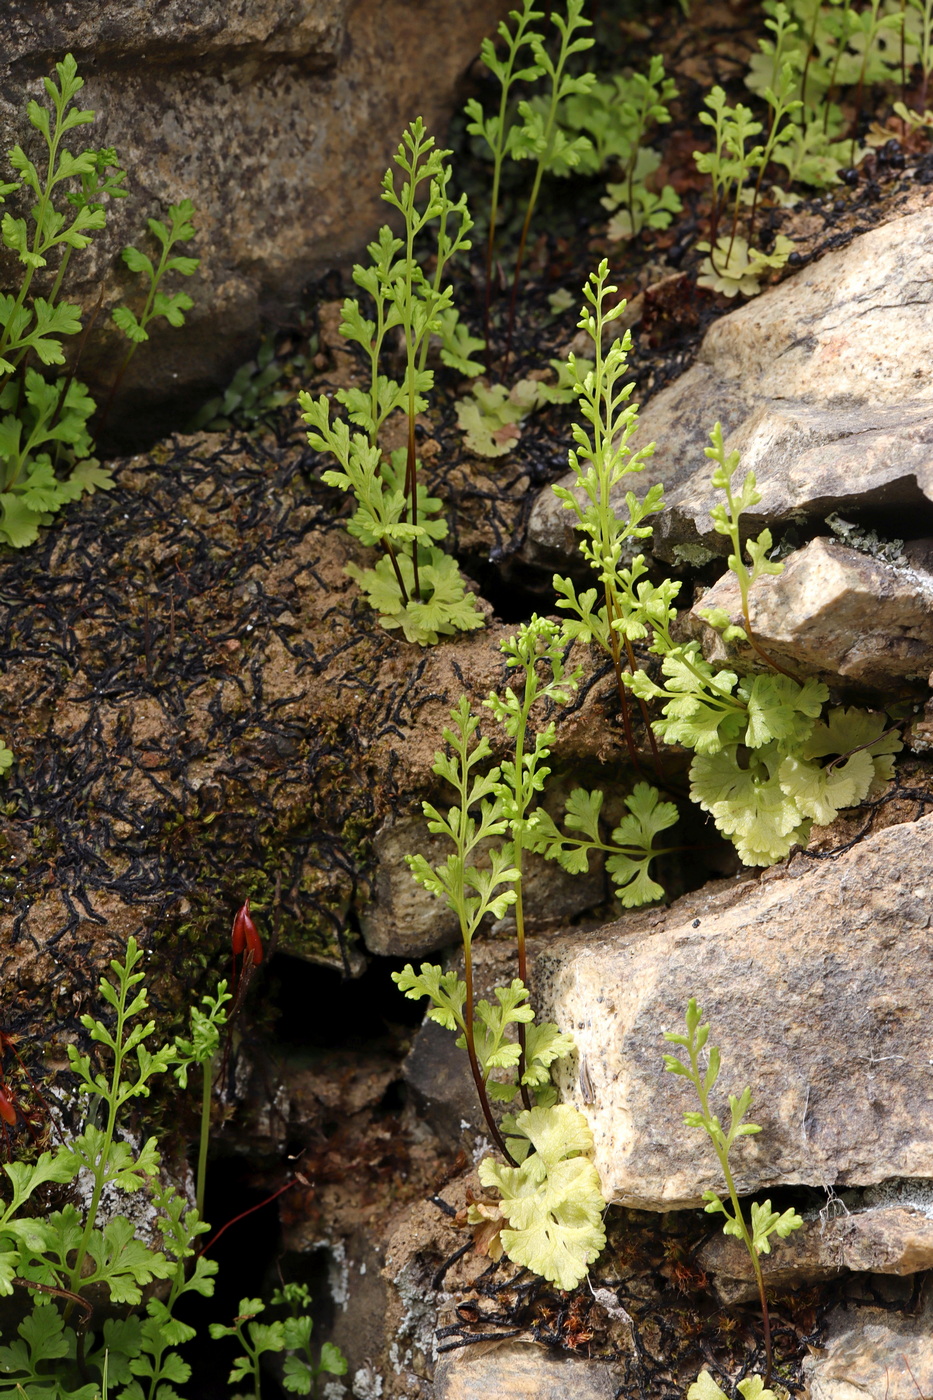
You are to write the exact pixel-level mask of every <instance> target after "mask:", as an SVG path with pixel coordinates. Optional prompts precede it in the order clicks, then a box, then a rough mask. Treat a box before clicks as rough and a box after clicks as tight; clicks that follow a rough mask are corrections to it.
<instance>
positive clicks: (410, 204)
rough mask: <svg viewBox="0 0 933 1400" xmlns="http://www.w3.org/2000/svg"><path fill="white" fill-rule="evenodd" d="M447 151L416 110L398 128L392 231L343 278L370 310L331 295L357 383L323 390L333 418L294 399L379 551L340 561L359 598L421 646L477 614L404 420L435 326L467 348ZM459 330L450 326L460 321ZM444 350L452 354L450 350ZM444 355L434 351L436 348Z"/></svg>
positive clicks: (464, 225)
mask: <svg viewBox="0 0 933 1400" xmlns="http://www.w3.org/2000/svg"><path fill="white" fill-rule="evenodd" d="M449 154H450V152H449V151H440V150H436V149H435V146H434V138H433V137H431V136H428V135H427V133H426V131H425V128H424V123H423V122H422V121H421V119H420V117H419V118H417V119H416V120H415V121H414V122H412V124H411V126H410V127H409V128H408V129H407V130H406V131H405V133H404V135H403V138H402V141H401V143H400V145H399V147H398V150H397V151H396V153H395V156H394V157H393V161H394V164H395V165H396V166H397V167H398V169H399V171H400V172H401V176H402V179H401V181H400V182H399V181H398V179H397V176H396V173H395V171H393V170H392V168H391V167H390V168H389V169H388V170H387V171H386V174H385V177H384V179H383V193H382V197H383V199H385V200H386V201H387V203H389V204H391V205H392V206H393V208H395V209H397V210H398V211H399V213H400V214H401V215H402V217H403V219H404V226H405V232H404V237H401V238H400V237H398V236H396V235H395V234H394V233H393V232H392V230H391V229H390V228H389V227H388V225H385V226H384V227H383V228H382V229H380V231H379V235H378V237H377V238H376V239H375V240H374V241H373V242H372V243H370V244H369V249H368V251H369V255H370V258H371V259H372V261H371V263H370V265H369V267H361V266H356V267H355V268H354V269H353V279H354V281H355V282H356V284H357V286H359V287H360V288H361V289H362V290H363V291H364V292H366V293H367V295H368V297H369V299H370V301H371V303H372V308H373V314H372V315H367V314H365V312H364V310H363V308H362V307H361V306H360V302H359V300H358V299H357V298H355V297H348V298H347V299H346V300H345V301H344V304H343V319H342V321H341V326H340V330H341V334H342V335H343V336H344V337H345V339H347V340H348V341H351V342H355V343H356V344H358V345H359V346H360V347H361V348H362V351H363V353H364V355H365V356H366V358H367V360H368V371H369V372H368V385H367V387H365V388H361V387H351V388H347V389H338V390H337V392H336V394H335V395H334V397H335V399H336V400H337V402H338V403H339V404H341V405H342V406H343V407H344V408H345V409H346V411H347V416H348V418H349V420H350V423H351V424H353V425H354V426H355V427H356V428H358V429H359V430H360V431H359V432H355V433H350V431H349V429H348V427H347V425H346V424H345V423H344V422H342V421H341V420H340V419H339V418H336V417H333V416H332V413H331V405H330V403H329V401H328V399H327V398H326V397H325V396H324V395H321V396H320V397H319V398H318V399H317V400H315V399H313V398H312V397H311V396H310V394H307V393H301V394H299V396H298V401H299V403H300V405H301V407H302V409H303V410H304V421H305V422H306V423H307V424H308V425H309V426H310V428H311V431H310V432H309V434H308V441H309V442H310V444H311V446H312V447H313V448H314V449H315V450H316V451H318V452H329V453H330V454H331V455H332V456H334V457H335V458H336V459H337V463H338V467H339V470H338V471H336V472H334V471H329V472H326V473H325V474H324V480H325V481H326V482H328V483H329V484H330V485H333V486H337V487H339V489H340V490H343V491H350V492H352V493H353V495H354V496H355V497H356V500H357V510H356V511H355V513H354V515H353V517H352V520H351V522H350V525H349V529H350V532H351V534H354V535H356V536H357V538H359V539H361V540H363V541H364V543H369V544H375V545H377V546H378V547H379V548H380V549H382V550H384V552H385V557H384V558H383V559H380V560H379V561H378V562H377V564H376V565H375V567H374V568H371V569H359V568H357V567H356V566H350V568H349V569H348V571H347V572H348V573H349V574H350V576H351V578H355V579H357V580H358V581H359V584H360V587H361V588H362V589H363V591H364V593H365V594H366V595H367V597H368V599H369V602H370V604H371V606H372V607H373V608H374V609H375V610H376V611H377V612H378V613H379V614H380V621H381V623H382V625H383V626H384V627H386V628H390V629H392V628H399V629H400V630H401V631H402V633H403V635H404V636H405V638H406V640H407V641H410V642H417V643H419V644H420V645H422V646H425V645H430V644H432V643H434V642H436V641H437V639H438V637H439V636H442V635H450V634H452V633H454V632H458V631H472V630H474V629H476V628H478V627H482V626H483V616H482V613H481V612H480V611H479V609H478V608H477V606H476V599H475V597H474V595H473V594H472V593H468V592H467V591H466V586H465V583H464V580H463V577H462V575H461V573H460V570H459V568H458V567H457V564H456V561H455V560H454V559H452V558H451V557H450V555H447V554H445V553H444V552H443V550H441V549H440V548H438V547H437V545H436V543H435V542H436V541H437V540H439V539H442V538H443V537H444V535H445V534H446V531H447V527H446V524H445V522H443V521H441V520H437V519H434V518H429V517H433V516H434V515H436V512H437V510H438V509H439V507H440V503H439V502H437V501H435V500H433V499H431V498H429V497H428V496H427V493H426V492H425V489H424V487H423V485H422V483H421V482H420V481H419V479H418V467H419V463H418V459H417V456H416V453H415V420H416V418H417V415H418V414H419V413H421V412H423V411H424V410H425V409H426V408H427V407H428V398H427V395H428V394H429V393H430V391H431V389H432V388H433V385H434V373H433V371H432V370H429V369H428V368H426V364H427V354H428V345H429V342H430V339H431V336H432V335H435V334H439V335H441V336H442V338H444V339H445V341H446V344H447V345H452V346H454V347H455V352H456V351H463V350H466V349H468V348H469V345H470V338H469V337H468V336H467V337H466V338H464V336H463V335H462V334H461V335H459V336H458V334H457V326H456V311H455V309H454V307H453V290H452V288H451V287H450V286H449V285H447V284H445V282H444V276H445V272H446V270H447V269H448V266H449V263H450V260H451V259H452V258H453V257H455V256H456V255H457V254H458V253H461V252H465V251H466V250H467V249H468V248H469V247H470V243H469V239H468V238H467V234H468V233H469V231H470V228H471V227H472V220H471V219H470V215H469V212H468V210H467V207H466V197H465V196H461V197H460V198H459V199H458V200H453V199H452V198H451V197H450V195H449V193H448V186H449V183H450V177H451V176H450V167H449V165H447V164H445V158H446V157H447V156H448V155H449ZM435 224H436V226H437V227H436V230H435V237H434V240H433V256H434V269H433V272H432V275H431V276H430V277H427V276H426V275H425V273H424V271H423V270H422V268H421V266H420V264H419V262H418V261H417V259H416V244H420V243H423V242H424V241H425V236H426V235H429V234H430V230H431V229H432V227H433V226H434V225H435ZM461 329H462V328H461ZM394 330H397V331H400V332H401V333H402V335H403V337H404V346H405V371H404V374H403V376H402V378H401V379H400V380H395V379H392V378H390V377H389V376H388V375H386V374H384V373H383V372H382V368H381V366H382V358H383V354H384V351H385V347H386V337H387V335H388V334H389V333H390V332H391V331H394ZM455 352H451V351H447V352H446V353H447V357H448V359H450V358H451V357H453V358H454V359H456V358H457V357H458V356H457V353H455ZM443 353H445V352H444V351H442V354H443ZM396 410H399V411H401V412H403V413H404V414H405V416H406V419H407V428H408V432H407V445H406V447H405V448H404V449H401V456H402V458H403V460H404V477H403V479H402V480H401V481H400V480H399V475H400V470H399V463H400V457H399V454H398V453H392V454H387V453H386V452H385V450H384V449H383V447H382V445H381V442H380V435H381V433H382V430H383V427H384V425H385V423H386V420H387V419H388V418H389V417H390V415H391V414H392V413H394V412H395V411H396Z"/></svg>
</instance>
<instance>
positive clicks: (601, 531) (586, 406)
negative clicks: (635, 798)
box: [553, 259, 664, 771]
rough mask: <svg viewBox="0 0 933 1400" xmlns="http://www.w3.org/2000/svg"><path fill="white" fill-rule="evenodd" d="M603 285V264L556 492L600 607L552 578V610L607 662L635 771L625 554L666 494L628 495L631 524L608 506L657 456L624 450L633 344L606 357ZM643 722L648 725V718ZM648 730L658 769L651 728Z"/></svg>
mask: <svg viewBox="0 0 933 1400" xmlns="http://www.w3.org/2000/svg"><path fill="white" fill-rule="evenodd" d="M608 277H609V264H608V263H607V262H606V260H605V259H603V261H602V262H601V263H600V265H599V268H598V270H597V271H596V272H595V273H593V274H592V275H591V276H590V279H589V281H588V282H587V284H586V286H585V287H584V289H583V292H584V297H585V299H586V302H587V305H586V306H585V307H584V309H583V313H582V315H581V317H580V322H579V325H580V328H581V329H582V330H584V331H586V333H587V335H588V336H589V337H590V339H591V340H592V341H593V355H594V361H593V367H592V369H590V370H588V372H587V373H586V374H584V375H582V376H581V375H578V374H577V369H576V360H575V357H574V356H572V355H571V357H570V360H569V361H568V371H569V378H570V382H571V384H572V385H573V387H574V389H575V390H576V393H577V397H578V401H579V405H580V414H581V417H582V418H583V419H584V420H585V423H586V424H587V425H588V426H584V425H583V424H581V423H576V424H574V428H573V438H574V442H575V443H576V448H575V449H574V450H572V451H571V452H570V459H569V460H570V467H571V470H572V471H573V473H574V475H575V477H576V485H575V486H574V487H573V488H572V489H571V490H567V489H566V488H565V487H560V486H555V487H554V488H553V490H554V492H555V494H556V495H557V497H558V498H559V499H560V500H561V501H563V503H564V505H565V506H566V507H567V509H568V510H572V511H573V512H574V514H575V515H576V517H577V529H578V530H579V531H580V534H581V536H582V538H581V540H580V545H579V548H580V552H581V554H582V555H583V557H584V559H586V561H587V563H588V564H589V565H590V567H591V568H592V569H594V571H595V572H596V576H597V578H598V580H599V584H600V589H601V594H602V597H601V602H600V605H599V606H598V607H597V606H596V597H595V596H594V595H591V594H590V593H589V592H587V593H584V594H582V595H578V593H577V590H576V588H575V586H574V584H573V583H572V581H571V580H570V579H569V578H567V579H565V578H561V576H560V575H559V574H558V575H555V577H554V588H555V591H556V592H557V594H558V602H557V606H558V607H560V608H564V609H566V610H567V611H568V612H570V613H571V614H573V613H575V614H576V620H575V621H574V622H572V623H571V624H570V629H571V633H572V634H574V635H576V636H578V637H579V638H580V639H581V640H583V639H586V640H590V639H592V640H593V641H595V642H596V643H597V645H599V646H600V647H601V648H602V650H603V651H604V652H606V654H607V655H608V656H609V657H610V658H611V660H612V664H613V668H614V670H615V675H616V685H617V688H618V692H619V704H620V706H621V711H622V723H623V726H624V729H625V740H626V745H627V747H628V751H629V756H630V757H631V759H632V762H633V764H634V766H635V768H636V771H639V770H640V764H639V760H638V752H637V749H636V746H635V738H634V733H633V730H632V723H631V716H630V713H629V705H628V698H627V696H626V691H625V684H624V682H623V656H624V658H625V662H626V663H627V664H628V666H629V667H630V668H631V669H633V670H634V665H635V658H634V652H633V649H632V636H631V633H630V628H629V626H628V623H629V617H630V613H631V608H632V587H633V584H634V576H633V574H632V572H631V570H630V569H629V568H628V567H627V564H626V546H627V545H628V544H629V541H632V540H637V539H644V538H646V537H648V536H650V534H651V526H650V525H648V524H645V523H644V522H645V521H646V520H648V518H649V517H650V516H652V515H655V514H657V512H658V511H660V510H662V509H663V506H664V499H663V497H664V488H663V487H662V486H660V485H658V484H656V485H654V486H652V487H650V488H649V490H648V491H647V493H646V494H645V496H644V498H643V499H641V500H639V499H638V498H637V497H636V496H635V494H634V493H633V492H628V493H626V497H625V501H626V508H627V512H628V518H627V519H624V520H623V519H620V518H619V516H618V515H617V514H616V511H615V509H614V506H613V496H614V494H615V493H616V488H617V487H618V486H619V484H620V482H622V481H623V480H624V478H625V477H627V476H629V475H631V474H633V473H635V472H640V471H643V470H644V467H645V463H646V461H647V459H648V458H649V457H650V456H651V454H652V453H653V452H654V444H653V443H650V444H648V445H647V446H646V447H641V448H638V449H637V450H633V449H632V448H631V447H630V446H629V442H630V439H631V438H632V436H633V435H634V433H635V431H636V429H637V426H638V405H637V404H634V403H630V402H629V400H630V398H631V394H632V390H633V388H634V385H633V384H632V383H631V382H629V383H623V377H624V375H625V374H626V373H627V370H628V360H627V356H628V352H629V350H630V349H631V345H632V339H631V334H630V333H629V332H628V331H626V332H625V334H624V336H623V337H622V339H621V340H615V341H613V343H612V345H611V346H610V348H609V350H608V351H604V349H603V337H604V329H605V327H607V326H609V325H611V324H612V322H613V321H614V320H617V319H618V317H620V316H621V315H622V313H623V312H624V310H625V302H624V301H622V302H618V303H616V305H615V306H609V305H607V302H608V299H609V298H610V297H611V296H612V295H613V294H614V293H615V292H616V290H617V288H616V287H614V286H612V285H610V284H609V282H608ZM581 496H582V500H581V499H580V498H581ZM642 565H643V557H642V556H641V555H636V556H635V558H634V560H632V561H631V569H635V570H638V569H640V568H641V567H642ZM645 718H646V725H647V716H645ZM647 729H648V734H649V738H650V741H651V744H652V749H653V751H654V755H655V763H656V766H658V767H659V766H660V765H659V759H658V756H657V750H656V748H655V747H654V737H653V735H652V732H651V727H650V725H647Z"/></svg>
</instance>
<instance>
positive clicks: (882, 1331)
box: [803, 1280, 933, 1400]
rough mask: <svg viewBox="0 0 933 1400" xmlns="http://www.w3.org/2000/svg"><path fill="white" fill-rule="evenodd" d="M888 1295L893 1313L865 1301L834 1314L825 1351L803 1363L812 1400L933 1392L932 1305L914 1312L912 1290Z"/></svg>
mask: <svg viewBox="0 0 933 1400" xmlns="http://www.w3.org/2000/svg"><path fill="white" fill-rule="evenodd" d="M879 1282H880V1283H882V1284H883V1283H884V1280H879ZM892 1282H893V1281H892ZM889 1289H890V1291H891V1298H890V1300H885V1301H890V1303H891V1304H892V1307H891V1308H888V1307H867V1306H864V1301H865V1300H861V1301H862V1304H863V1305H862V1306H858V1307H846V1306H841V1307H837V1308H834V1309H833V1311H832V1312H831V1313H830V1315H829V1319H828V1322H829V1326H828V1331H827V1335H826V1338H825V1342H824V1345H823V1346H822V1347H818V1348H816V1347H814V1348H812V1349H811V1350H812V1354H811V1355H810V1356H809V1357H807V1358H806V1360H805V1361H804V1363H803V1370H804V1376H805V1377H806V1379H807V1381H808V1382H809V1395H810V1400H854V1398H855V1397H856V1396H857V1397H858V1400H919V1397H920V1396H926V1395H929V1394H930V1393H931V1391H933V1299H931V1298H929V1297H928V1298H927V1301H926V1302H925V1303H924V1305H923V1306H922V1307H921V1308H920V1309H919V1310H915V1309H914V1308H913V1306H912V1304H911V1298H910V1290H909V1289H908V1290H906V1292H905V1290H904V1288H903V1285H901V1287H900V1290H899V1291H896V1290H895V1289H893V1288H891V1285H890V1284H889ZM898 1305H899V1306H898Z"/></svg>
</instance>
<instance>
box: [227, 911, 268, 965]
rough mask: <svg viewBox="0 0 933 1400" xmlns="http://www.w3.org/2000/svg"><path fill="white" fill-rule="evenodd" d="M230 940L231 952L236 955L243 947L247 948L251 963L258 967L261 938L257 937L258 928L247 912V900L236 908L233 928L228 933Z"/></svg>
mask: <svg viewBox="0 0 933 1400" xmlns="http://www.w3.org/2000/svg"><path fill="white" fill-rule="evenodd" d="M230 942H231V943H232V945H233V952H234V955H235V956H238V955H239V954H240V953H242V952H243V951H244V950H245V949H247V948H248V949H249V953H250V957H251V958H252V960H253V965H254V966H255V967H258V966H259V964H260V963H261V962H262V939H261V938H260V937H259V930H258V929H257V928H256V925H255V924H254V923H253V920H252V916H251V915H250V912H249V900H247V901H246V903H245V904H244V905H243V907H242V909H238V910H237V912H236V917H235V918H234V920H233V930H232V932H231V934H230Z"/></svg>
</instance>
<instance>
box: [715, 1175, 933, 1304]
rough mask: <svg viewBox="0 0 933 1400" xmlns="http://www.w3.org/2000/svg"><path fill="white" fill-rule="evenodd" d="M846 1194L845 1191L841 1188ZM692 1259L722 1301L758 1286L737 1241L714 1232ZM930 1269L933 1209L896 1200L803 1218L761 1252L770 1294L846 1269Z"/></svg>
mask: <svg viewBox="0 0 933 1400" xmlns="http://www.w3.org/2000/svg"><path fill="white" fill-rule="evenodd" d="M846 1194H848V1193H846ZM697 1262H698V1263H699V1264H700V1266H701V1268H703V1269H704V1270H705V1271H706V1272H708V1273H710V1274H713V1275H714V1276H715V1284H716V1291H717V1293H718V1294H719V1296H720V1298H721V1299H722V1301H723V1303H725V1304H726V1305H727V1306H732V1305H733V1304H735V1303H745V1302H753V1301H754V1300H755V1299H756V1298H757V1297H758V1288H757V1285H756V1283H755V1275H754V1271H753V1269H752V1265H751V1260H750V1259H749V1257H748V1251H747V1250H746V1249H745V1247H744V1245H743V1244H742V1242H741V1241H740V1240H737V1239H735V1238H734V1237H731V1236H726V1235H723V1234H717V1235H714V1236H713V1238H712V1239H711V1240H709V1241H708V1243H707V1244H705V1245H704V1246H703V1248H702V1249H701V1250H700V1252H699V1254H698V1256H697ZM929 1268H933V1212H929V1213H927V1212H925V1211H924V1210H923V1209H921V1208H919V1207H905V1206H898V1205H889V1206H874V1207H869V1208H868V1209H867V1210H858V1209H854V1210H852V1211H851V1212H850V1211H846V1212H845V1214H841V1215H835V1216H833V1215H830V1216H828V1218H827V1217H826V1215H825V1213H824V1212H821V1213H820V1215H819V1216H818V1217H816V1218H815V1219H812V1220H807V1221H806V1222H805V1223H804V1225H803V1226H802V1227H801V1229H799V1230H795V1231H794V1233H793V1234H792V1235H789V1236H788V1238H787V1239H786V1240H777V1239H776V1240H775V1241H774V1242H773V1243H772V1250H771V1253H770V1254H765V1255H762V1256H761V1269H762V1273H763V1274H764V1279H765V1285H766V1287H767V1289H768V1292H769V1293H772V1294H773V1293H774V1292H776V1291H781V1290H783V1289H787V1288H797V1287H799V1286H800V1284H802V1283H813V1282H817V1281H819V1280H821V1279H827V1278H833V1277H834V1276H836V1275H837V1274H840V1273H843V1272H844V1271H845V1270H847V1269H851V1270H854V1271H858V1272H863V1273H877V1274H915V1273H919V1272H921V1271H922V1270H923V1269H929Z"/></svg>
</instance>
